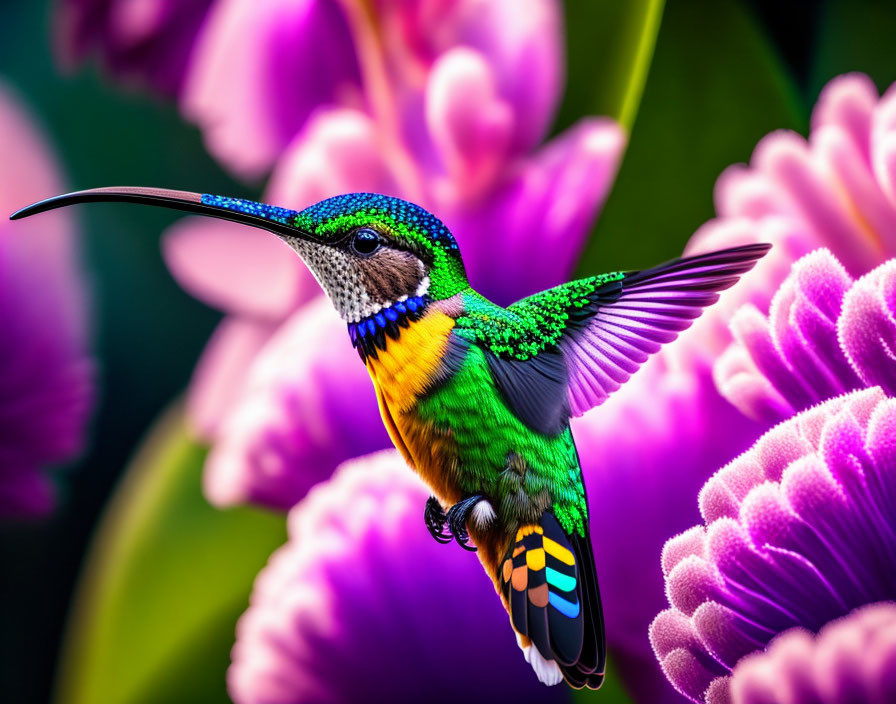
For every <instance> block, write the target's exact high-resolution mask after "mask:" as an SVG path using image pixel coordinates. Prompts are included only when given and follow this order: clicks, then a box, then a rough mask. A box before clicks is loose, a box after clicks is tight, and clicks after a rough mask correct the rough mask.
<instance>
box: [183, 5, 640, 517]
mask: <svg viewBox="0 0 896 704" xmlns="http://www.w3.org/2000/svg"><path fill="white" fill-rule="evenodd" d="M376 7H377V11H378V14H377V23H376V26H375V27H374V26H373V25H372V24H371V23H370V21H369V18H365V17H363V16H356V12H355V6H354V5H350V4H346V5H341V4H338V5H337V4H334V3H330V2H304V3H271V4H270V5H266V6H265V9H264V11H263V12H261V11H258V9H257V7H256V5H254V4H253V5H249V4H246V3H239V2H231V3H224V4H222V5H220V6H216V8H215V10H214V13H213V15H212V16H211V17H210V20H209V22H208V24H207V26H206V28H205V29H204V30H203V35H202V37H201V39H200V41H199V44H198V45H197V49H196V68H195V72H194V74H193V75H192V76H191V79H190V82H189V85H188V87H187V89H186V91H185V94H184V104H185V106H186V109H187V111H188V113H189V114H191V115H193V116H194V117H195V119H197V120H198V121H199V122H200V124H201V125H203V126H204V127H205V129H206V134H207V137H208V139H209V144H210V146H211V148H212V149H213V150H215V152H216V153H217V154H218V155H219V156H220V157H221V158H222V159H224V160H226V161H228V162H229V163H232V164H233V165H234V166H235V167H236V168H237V169H239V170H241V171H243V172H253V173H254V172H257V171H258V170H260V169H262V168H264V167H266V166H267V165H269V163H270V162H271V161H272V159H273V155H275V154H281V152H282V155H281V156H280V158H279V160H278V161H277V163H276V165H275V167H274V171H273V175H272V177H271V180H270V182H269V185H268V189H267V192H266V194H265V196H264V200H266V201H268V202H272V203H277V204H281V205H285V206H289V207H295V208H301V207H304V206H306V205H308V204H310V203H312V202H315V201H317V200H320V199H322V198H324V197H327V196H331V195H334V194H336V193H342V192H351V191H376V192H381V193H386V194H392V195H397V196H400V197H404V198H408V199H410V200H414V201H416V202H419V203H420V204H421V205H423V206H424V207H427V208H428V209H430V210H432V211H433V212H436V213H438V215H439V217H440V218H441V219H442V220H444V221H445V222H446V223H447V224H448V225H449V227H451V229H452V232H453V233H454V234H455V235H456V237H457V239H458V241H459V243H460V245H461V247H462V250H463V254H464V261H465V263H466V266H467V272H468V274H469V276H470V279H471V281H472V282H473V284H474V286H475V287H476V288H477V289H478V290H480V291H482V292H483V293H484V294H485V295H488V296H491V297H492V298H494V299H495V300H499V301H501V302H504V303H508V302H510V301H512V300H515V299H517V298H520V297H522V296H524V295H526V294H528V293H532V292H534V291H536V290H539V289H543V288H546V287H549V286H551V285H554V284H557V283H560V282H561V281H563V280H566V279H567V278H568V276H569V275H570V272H571V271H572V268H573V266H574V263H575V259H576V257H577V255H578V252H579V249H580V247H581V244H582V242H583V239H584V237H585V235H586V233H587V231H588V229H589V227H590V225H591V223H592V222H593V220H594V217H595V215H596V213H597V211H598V210H599V207H600V204H601V203H602V201H603V199H604V197H605V196H606V194H607V192H608V190H609V187H610V185H611V183H612V179H613V176H614V174H615V170H616V166H617V163H618V160H619V156H620V153H621V150H622V147H623V143H624V137H623V134H622V132H621V130H620V128H619V127H618V126H617V125H616V124H615V123H613V122H611V121H609V120H599V119H589V120H585V121H582V122H581V123H580V124H579V125H577V126H575V127H573V128H572V129H570V130H569V131H568V132H567V133H565V134H563V135H561V136H559V137H557V138H556V139H555V140H553V141H552V142H550V143H549V144H547V145H546V146H544V147H542V148H540V149H538V150H536V151H534V152H533V151H532V150H533V147H535V146H536V145H537V143H538V141H539V140H540V139H541V138H542V137H543V135H544V131H545V128H546V126H547V124H548V121H549V119H550V115H551V112H552V110H553V108H554V107H555V105H556V102H557V99H558V97H559V96H558V89H559V86H560V84H561V76H562V73H561V64H562V60H561V33H560V19H559V10H558V7H557V6H556V4H555V3H553V2H548V1H546V0H527V2H526V3H525V8H520V6H519V4H518V3H516V2H512V3H511V2H498V3H489V4H485V5H483V4H477V3H467V2H461V3H451V4H445V5H439V4H434V5H432V6H426V9H424V6H422V5H415V4H392V3H382V4H381V5H377V6H376ZM253 8H254V9H253ZM284 32H285V33H287V34H289V36H290V37H293V38H295V37H298V36H306V34H307V35H313V36H314V37H316V40H315V42H314V43H313V46H315V47H320V46H321V44H323V45H324V46H325V47H330V48H329V49H326V51H330V50H332V51H333V52H337V51H338V52H339V55H340V57H341V61H336V60H333V61H326V62H324V64H322V65H320V66H318V64H317V63H315V62H317V61H320V60H323V59H325V58H326V57H325V56H324V55H323V54H321V53H320V52H319V51H316V52H315V53H314V55H310V54H307V53H306V52H305V51H304V49H303V47H304V48H307V47H308V46H309V44H308V43H307V42H302V41H290V42H286V41H282V35H283V33H284ZM371 33H374V34H371ZM376 33H380V34H376ZM236 34H239V35H240V36H241V37H242V39H241V40H240V41H236V39H235V36H236ZM278 37H279V38H280V39H281V40H278V41H275V39H277V38H278ZM321 37H328V38H329V41H325V42H322V41H321ZM374 40H376V41H374ZM222 47H228V52H229V53H228V54H227V55H228V56H229V57H230V58H228V59H227V61H226V62H222V61H221V60H220V56H221V55H222V50H221V48H222ZM216 57H217V58H216ZM346 57H349V58H352V61H347V59H346ZM231 60H232V62H233V63H232V64H231V63H228V62H230V61H231ZM356 64H357V66H356ZM228 66H230V67H231V69H232V70H229V69H227V67H228ZM236 67H239V70H237V68H236ZM358 67H360V68H358ZM282 71H294V72H295V73H296V75H301V76H304V77H305V78H304V80H313V82H314V85H313V86H309V87H308V89H307V90H305V89H302V90H299V89H296V90H291V91H289V92H283V91H263V94H261V95H256V93H255V92H256V91H259V90H262V87H263V86H262V85H261V84H260V83H259V80H260V78H259V77H260V76H268V78H267V80H269V81H270V80H274V78H275V77H276V76H280V75H281V74H280V73H278V72H282ZM328 71H331V72H335V73H332V74H331V73H327V72H328ZM272 72H273V73H272ZM284 75H285V74H284ZM290 75H292V74H290ZM523 76H525V79H523ZM278 80H279V79H278ZM265 85H267V84H265ZM339 86H342V88H339V89H338V90H337V88H338V87H339ZM315 88H320V89H321V90H318V91H316V92H315ZM352 96H354V97H352ZM250 97H251V99H250ZM390 105H391V106H393V107H394V111H392V112H390V110H387V109H386V106H390ZM272 125H274V126H276V129H274V127H272ZM250 133H251V134H252V135H253V139H252V140H246V139H244V138H243V135H245V134H250ZM256 135H258V139H256V138H255V136H256ZM238 137H239V138H238ZM165 250H166V257H167V260H168V263H169V266H170V268H171V271H172V272H173V274H174V275H175V276H176V277H177V278H178V280H179V281H180V282H181V283H182V284H183V285H184V287H185V288H187V289H188V290H189V291H191V292H192V293H193V294H194V295H196V296H197V297H199V298H201V299H203V300H205V301H206V302H208V303H210V304H211V305H215V306H217V307H220V308H223V309H224V310H226V311H227V312H228V313H229V314H230V315H228V317H227V318H226V319H225V321H224V322H223V323H222V325H221V327H220V328H219V329H218V331H217V332H216V334H215V336H214V337H213V338H212V340H211V342H210V344H209V347H208V348H207V350H206V352H205V354H204V355H203V359H202V360H201V361H200V364H199V366H198V368H197V371H196V375H195V377H194V381H193V384H192V388H191V393H190V399H189V406H190V412H191V418H192V420H193V423H194V425H195V426H196V427H197V429H198V430H199V431H200V433H201V434H202V435H203V436H204V437H206V438H208V439H209V440H211V441H212V445H213V449H212V453H211V455H210V457H209V461H208V465H207V469H208V471H207V473H206V489H207V493H208V495H209V497H210V498H211V499H212V500H213V501H215V502H216V503H221V504H230V503H235V502H241V501H256V502H261V503H264V504H267V505H272V506H276V507H278V508H283V509H288V508H289V507H290V506H292V505H293V504H294V503H295V502H296V501H297V500H298V499H300V498H301V497H302V496H303V495H304V493H305V491H306V490H307V489H308V487H309V486H311V485H313V484H314V483H315V482H317V481H320V480H321V479H324V478H326V477H327V476H329V474H330V473H331V472H332V470H333V468H334V467H335V466H336V465H337V464H338V463H339V462H341V461H343V460H345V459H348V458H350V457H353V456H357V455H360V454H365V453H368V452H371V451H374V450H377V449H382V448H385V447H388V446H389V445H390V442H389V439H388V437H387V435H386V433H385V431H384V429H383V428H382V423H381V421H380V419H379V417H378V413H377V411H376V405H375V399H374V394H373V389H372V388H371V385H370V382H369V379H368V377H367V373H366V370H365V369H364V367H363V365H361V364H359V363H358V360H357V358H356V355H355V354H354V352H353V351H352V349H351V345H350V343H349V340H348V336H347V334H346V331H345V329H344V326H342V325H340V323H339V322H338V319H337V318H336V316H335V314H333V313H330V312H327V311H325V310H324V308H325V306H323V305H318V304H312V303H311V301H312V300H313V299H315V298H317V297H319V295H320V293H319V289H318V286H317V284H316V283H315V282H314V281H313V279H312V278H311V276H310V274H309V273H308V272H307V271H306V270H305V269H304V268H303V266H302V264H301V262H300V261H299V260H298V259H297V258H296V257H295V256H293V254H292V253H291V252H289V251H288V250H287V249H286V248H284V247H283V245H282V244H281V243H280V242H277V241H276V240H275V239H274V238H266V237H265V236H264V235H260V234H259V233H257V232H252V231H249V230H246V229H245V228H239V227H237V226H230V227H228V226H227V225H226V224H220V223H215V222H200V221H195V220H187V221H184V222H183V223H181V224H179V225H178V226H177V227H176V228H175V229H174V231H173V232H172V233H171V236H169V237H168V238H167V241H166V247H165ZM309 306H312V307H309Z"/></svg>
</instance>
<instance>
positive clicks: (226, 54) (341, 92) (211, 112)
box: [182, 0, 364, 177]
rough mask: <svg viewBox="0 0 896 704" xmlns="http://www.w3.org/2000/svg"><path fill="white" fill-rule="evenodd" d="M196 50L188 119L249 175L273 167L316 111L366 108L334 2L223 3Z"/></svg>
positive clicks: (186, 101)
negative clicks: (339, 108)
mask: <svg viewBox="0 0 896 704" xmlns="http://www.w3.org/2000/svg"><path fill="white" fill-rule="evenodd" d="M193 51H194V53H193V58H192V62H191V65H190V72H189V75H188V78H187V81H186V84H185V86H184V92H183V96H182V108H183V111H184V114H185V115H186V116H187V117H188V118H190V119H192V120H194V121H196V122H197V123H198V124H199V125H200V127H202V128H203V131H204V133H205V138H206V143H207V144H208V147H209V149H210V150H211V151H212V153H214V154H215V155H216V156H217V157H218V158H219V159H221V160H222V161H223V162H224V163H226V164H227V165H229V166H230V167H231V168H233V169H234V170H235V171H236V172H237V173H239V174H241V175H244V176H250V177H251V176H258V175H259V174H261V173H263V172H264V171H265V170H266V169H268V168H269V167H270V166H271V164H272V163H273V162H274V161H275V160H276V159H277V157H278V156H279V155H280V153H281V152H282V151H283V149H284V147H286V145H287V144H289V143H290V142H291V141H292V139H293V137H294V136H295V134H296V133H297V132H298V131H299V130H300V129H301V128H302V127H303V125H304V124H305V122H306V120H307V119H308V118H309V117H310V116H311V115H312V114H313V113H314V112H315V111H316V110H318V109H319V108H321V107H327V106H333V105H351V106H361V105H363V102H364V101H363V97H362V95H361V87H360V74H359V68H358V64H357V60H356V57H355V50H354V47H353V45H352V41H351V37H350V35H349V30H348V26H347V24H346V21H345V18H344V16H343V14H342V11H341V10H340V8H339V7H338V5H337V3H336V2H335V1H334V0H300V1H299V2H295V1H294V0H273V1H270V2H263V3H259V2H253V1H252V0H222V2H219V3H216V5H215V6H214V8H213V9H212V11H211V13H210V15H209V18H208V20H207V22H206V24H205V26H204V27H203V30H202V32H201V34H200V36H199V37H198V39H197V41H196V47H195V48H194V50H193Z"/></svg>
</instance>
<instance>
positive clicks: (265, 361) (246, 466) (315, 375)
mask: <svg viewBox="0 0 896 704" xmlns="http://www.w3.org/2000/svg"><path fill="white" fill-rule="evenodd" d="M217 435H218V439H217V442H216V443H215V445H214V447H213V448H212V450H211V453H210V455H209V458H208V461H207V463H206V472H205V475H204V482H205V491H206V495H207V496H208V497H209V499H210V500H211V501H212V502H214V503H216V504H218V505H229V504H234V503H242V502H246V501H252V502H256V503H261V504H264V505H267V506H272V507H275V508H280V509H284V510H285V509H288V508H290V507H291V506H292V505H293V504H295V503H296V502H297V501H298V500H299V499H301V498H302V496H304V495H305V493H306V492H307V491H308V489H309V488H310V487H311V486H313V485H314V484H316V483H317V482H319V481H321V480H323V479H326V478H327V477H328V476H329V475H330V473H331V472H332V471H333V469H334V468H335V467H336V466H337V465H338V464H339V463H341V462H343V461H344V460H346V459H349V458H351V457H355V456H357V455H361V454H366V453H368V452H371V451H373V450H378V449H382V448H385V447H389V446H390V444H391V442H390V440H389V437H388V435H387V434H386V430H385V428H384V427H383V424H382V421H381V420H380V416H379V410H378V408H377V403H376V396H375V394H374V391H373V387H372V386H371V383H370V379H369V377H368V375H367V371H366V369H365V367H364V365H363V364H362V363H361V361H360V360H359V359H358V354H357V352H356V351H355V350H354V349H352V346H351V342H350V341H349V338H348V335H347V334H346V330H345V323H344V322H343V321H342V320H341V319H340V318H339V316H338V315H337V314H336V312H335V311H333V309H332V307H331V306H330V304H329V302H328V301H327V300H325V299H324V298H319V299H317V300H316V301H314V302H312V303H310V304H308V305H307V306H305V307H304V308H303V309H302V310H301V311H299V312H298V313H296V314H295V315H294V316H293V317H292V318H291V319H290V320H289V321H288V322H287V323H286V324H285V325H284V326H283V327H282V329H280V330H279V331H278V332H277V333H276V335H275V336H274V337H273V338H272V339H271V341H270V343H269V344H268V345H267V346H266V347H265V349H264V351H263V352H262V353H261V354H259V355H258V357H257V358H256V359H255V360H254V361H253V363H252V366H251V369H250V371H249V374H248V377H247V381H246V386H245V388H244V389H243V390H242V393H241V396H240V400H239V404H237V405H236V406H235V407H234V409H233V411H232V412H231V413H230V414H228V416H227V417H226V419H225V421H224V422H223V425H222V426H221V427H220V429H219V432H218V433H217Z"/></svg>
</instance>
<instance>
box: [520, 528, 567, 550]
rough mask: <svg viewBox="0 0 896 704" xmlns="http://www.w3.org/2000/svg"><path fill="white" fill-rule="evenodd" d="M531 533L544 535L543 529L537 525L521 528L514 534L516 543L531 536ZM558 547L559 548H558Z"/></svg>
mask: <svg viewBox="0 0 896 704" xmlns="http://www.w3.org/2000/svg"><path fill="white" fill-rule="evenodd" d="M533 533H538V534H539V535H544V528H542V527H541V526H537V525H531V526H523V527H522V528H520V529H519V530H518V531H517V532H516V542H519V541H520V540H522V539H523V538H525V537H526V536H527V535H532V534H533ZM558 547H559V546H558Z"/></svg>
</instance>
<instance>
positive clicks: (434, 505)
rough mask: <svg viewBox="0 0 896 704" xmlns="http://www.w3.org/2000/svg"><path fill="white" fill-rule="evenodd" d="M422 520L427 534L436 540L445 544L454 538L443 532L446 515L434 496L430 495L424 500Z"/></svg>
mask: <svg viewBox="0 0 896 704" xmlns="http://www.w3.org/2000/svg"><path fill="white" fill-rule="evenodd" d="M423 520H424V522H425V523H426V527H427V529H428V530H429V534H430V535H431V536H432V537H433V538H435V539H436V542H439V543H442V544H445V543H450V542H451V541H452V540H454V536H453V535H451V533H446V532H445V524H446V523H447V522H448V516H447V515H446V514H445V511H444V510H443V509H442V505H441V504H440V503H439V500H438V499H437V498H436V497H435V496H430V497H429V498H428V499H427V500H426V508H424V509H423Z"/></svg>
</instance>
